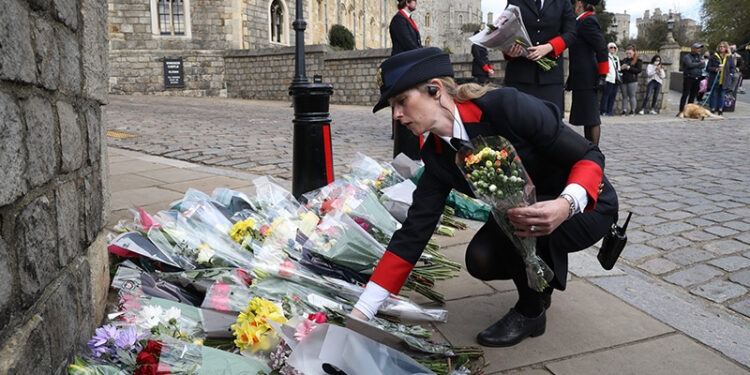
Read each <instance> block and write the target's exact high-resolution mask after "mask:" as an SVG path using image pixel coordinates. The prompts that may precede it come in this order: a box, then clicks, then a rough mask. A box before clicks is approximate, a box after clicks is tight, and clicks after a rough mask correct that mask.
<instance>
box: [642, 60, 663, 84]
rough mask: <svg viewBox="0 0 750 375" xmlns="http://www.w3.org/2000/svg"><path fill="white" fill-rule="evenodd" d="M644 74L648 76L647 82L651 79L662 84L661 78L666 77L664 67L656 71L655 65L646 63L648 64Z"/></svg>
mask: <svg viewBox="0 0 750 375" xmlns="http://www.w3.org/2000/svg"><path fill="white" fill-rule="evenodd" d="M646 76H647V77H648V81H649V82H650V81H652V80H653V81H656V82H659V84H662V79H664V78H666V77H667V74H666V73H665V72H664V69H662V70H661V71H660V72H658V73H657V71H656V65H654V64H648V66H646Z"/></svg>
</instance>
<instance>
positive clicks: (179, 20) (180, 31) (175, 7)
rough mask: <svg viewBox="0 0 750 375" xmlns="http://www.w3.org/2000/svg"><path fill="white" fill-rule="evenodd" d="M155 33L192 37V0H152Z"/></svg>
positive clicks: (152, 25)
mask: <svg viewBox="0 0 750 375" xmlns="http://www.w3.org/2000/svg"><path fill="white" fill-rule="evenodd" d="M151 28H152V30H153V34H155V35H164V36H169V35H171V36H187V37H190V0H151Z"/></svg>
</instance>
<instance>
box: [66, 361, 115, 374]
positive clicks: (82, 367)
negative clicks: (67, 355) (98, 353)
mask: <svg viewBox="0 0 750 375" xmlns="http://www.w3.org/2000/svg"><path fill="white" fill-rule="evenodd" d="M67 370H68V372H66V374H68V375H130V374H129V373H128V372H127V371H125V370H123V369H120V368H118V367H115V366H112V365H106V364H101V363H98V362H96V360H83V359H81V358H78V357H75V359H74V360H73V363H71V364H69V365H68V369H67Z"/></svg>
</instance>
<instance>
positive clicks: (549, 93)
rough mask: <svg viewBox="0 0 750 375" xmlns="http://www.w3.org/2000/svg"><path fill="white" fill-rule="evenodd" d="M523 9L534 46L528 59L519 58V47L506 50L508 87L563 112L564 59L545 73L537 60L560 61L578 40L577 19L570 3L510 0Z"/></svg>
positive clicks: (562, 0)
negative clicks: (550, 103)
mask: <svg viewBox="0 0 750 375" xmlns="http://www.w3.org/2000/svg"><path fill="white" fill-rule="evenodd" d="M508 4H510V5H515V6H517V7H519V8H520V9H521V17H522V18H523V24H524V25H525V26H526V31H527V32H528V34H529V38H530V39H531V44H533V46H531V47H529V51H531V53H530V54H529V55H528V56H526V58H522V57H520V56H521V54H522V53H523V50H522V49H521V47H520V46H519V45H515V46H513V47H512V48H511V49H510V50H509V51H505V54H506V60H508V63H507V65H506V68H505V86H508V87H515V88H517V89H518V90H520V91H522V92H525V93H527V94H530V95H533V96H535V97H537V98H539V99H543V100H546V101H549V102H552V103H554V104H555V105H556V106H557V108H558V109H559V110H560V114H561V115H562V113H563V108H564V106H563V98H564V86H563V84H564V80H563V67H562V65H563V64H562V60H558V61H557V66H556V67H554V68H552V69H550V70H548V71H544V70H542V69H541V68H540V67H539V66H538V65H537V64H536V62H535V61H536V60H539V59H541V58H542V57H545V56H547V57H550V58H552V59H557V58H558V57H560V55H562V53H563V51H564V50H565V49H566V48H567V47H568V45H570V44H571V43H573V41H574V40H575V38H576V17H575V14H574V13H573V7H572V6H571V5H570V0H508Z"/></svg>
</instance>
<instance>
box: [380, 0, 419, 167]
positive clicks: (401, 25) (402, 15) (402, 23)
mask: <svg viewBox="0 0 750 375" xmlns="http://www.w3.org/2000/svg"><path fill="white" fill-rule="evenodd" d="M397 1H398V5H397V6H398V12H396V14H395V15H394V16H393V18H392V19H391V23H390V25H389V26H388V31H389V32H390V34H391V56H395V55H398V54H399V53H403V52H406V51H410V50H413V49H416V48H422V39H421V37H420V36H419V29H418V28H417V24H416V23H414V20H413V19H412V18H411V15H412V13H414V11H416V10H417V0H397ZM391 134H392V135H393V136H392V138H393V157H394V158H395V157H396V156H397V155H398V154H400V153H403V154H405V155H406V156H408V157H409V158H411V159H414V160H418V159H419V150H420V149H421V148H422V139H421V137H417V136H415V135H414V134H412V133H411V132H410V131H408V130H407V129H406V128H404V127H403V126H400V125H399V124H398V121H396V120H392V121H391Z"/></svg>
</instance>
